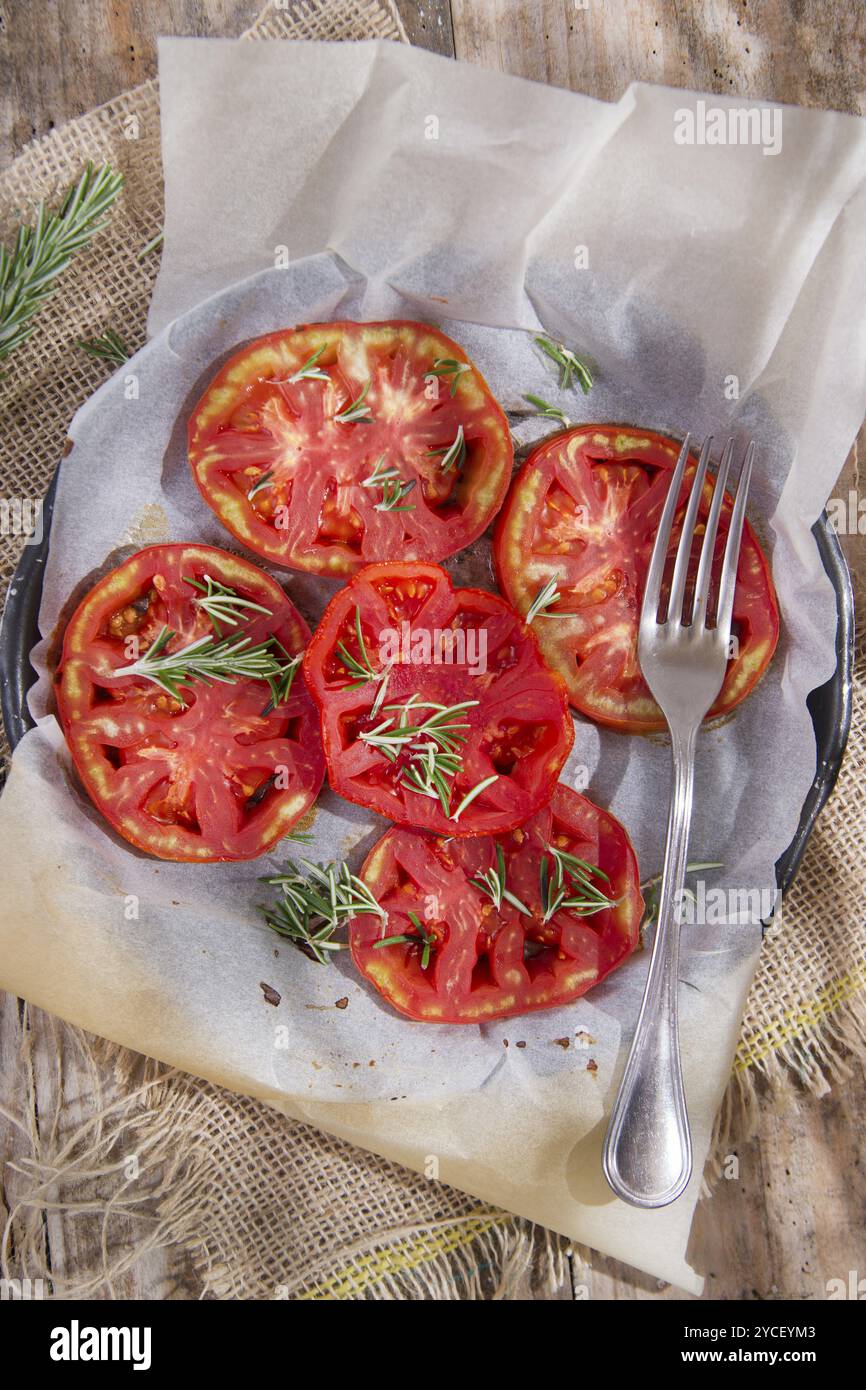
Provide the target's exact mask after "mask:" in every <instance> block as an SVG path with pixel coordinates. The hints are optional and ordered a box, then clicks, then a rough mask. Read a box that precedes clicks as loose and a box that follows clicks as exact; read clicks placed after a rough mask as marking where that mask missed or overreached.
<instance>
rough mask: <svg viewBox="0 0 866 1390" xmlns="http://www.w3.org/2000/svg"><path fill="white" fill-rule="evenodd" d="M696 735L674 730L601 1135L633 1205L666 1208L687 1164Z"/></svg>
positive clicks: (613, 1180)
mask: <svg viewBox="0 0 866 1390" xmlns="http://www.w3.org/2000/svg"><path fill="white" fill-rule="evenodd" d="M696 736H697V728H693V729H690V730H688V731H687V732H686V733H683V734H679V735H676V734H674V735H673V736H672V751H673V764H674V780H673V791H672V794H671V805H670V813H669V816H668V835H667V844H666V845H665V858H664V867H663V870H662V884H661V892H660V894H659V915H658V926H657V928H656V935H655V941H654V943H653V949H652V956H651V959H650V966H649V973H648V975H647V982H646V988H645V990H644V997H643V1004H642V1005H641V1011H640V1016H639V1018H638V1021H637V1028H636V1030H635V1035H634V1040H633V1042H632V1045H631V1051H630V1053H629V1057H628V1061H627V1062H626V1067H625V1072H624V1073H623V1078H622V1082H621V1085H620V1089H619V1094H618V1095H617V1098H616V1103H615V1105H614V1107H613V1112H612V1114H611V1117H610V1124H609V1125H608V1130H607V1135H606V1137H605V1141H604V1155H603V1164H604V1172H605V1177H606V1178H607V1180H608V1182H609V1184H610V1186H611V1187H612V1188H613V1190H614V1192H615V1193H616V1194H617V1196H618V1197H622V1199H623V1200H624V1201H626V1202H630V1203H631V1204H632V1206H636V1207H664V1206H667V1204H668V1203H669V1202H673V1201H675V1200H676V1198H677V1197H679V1196H680V1194H681V1193H682V1192H683V1190H684V1189H685V1187H686V1185H687V1184H688V1181H689V1178H690V1177H691V1171H692V1141H691V1135H690V1133H689V1118H688V1114H687V1112H686V1098H685V1093H684V1091H683V1074H682V1066H681V1064H680V1046H679V1026H678V1022H677V976H678V966H679V947H680V918H679V905H680V903H681V901H682V891H683V887H684V885H685V877H686V862H687V853H688V845H689V825H690V822H691V814H692V796H693V791H694V771H695V759H694V752H695V738H696Z"/></svg>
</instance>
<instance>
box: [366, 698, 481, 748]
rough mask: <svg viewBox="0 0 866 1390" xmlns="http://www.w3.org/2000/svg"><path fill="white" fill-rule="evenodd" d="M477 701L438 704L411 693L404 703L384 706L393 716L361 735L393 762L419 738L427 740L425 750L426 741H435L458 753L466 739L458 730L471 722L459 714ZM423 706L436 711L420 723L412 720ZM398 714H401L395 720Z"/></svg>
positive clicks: (465, 727) (435, 745)
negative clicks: (459, 746)
mask: <svg viewBox="0 0 866 1390" xmlns="http://www.w3.org/2000/svg"><path fill="white" fill-rule="evenodd" d="M477 704H478V701H477V700H463V701H462V702H461V703H460V704H457V705H439V704H435V703H434V702H433V701H430V700H419V699H418V697H417V696H416V695H412V696H410V698H409V699H408V700H407V701H406V702H405V704H402V705H385V706H384V709H385V712H386V713H387V712H388V711H389V710H390V711H392V712H393V713H392V715H391V717H390V718H388V719H384V720H383V721H382V723H381V724H378V725H377V726H376V728H375V729H371V730H369V731H368V732H367V733H364V734H361V738H362V739H363V741H364V742H365V743H369V744H370V745H371V746H372V747H373V748H379V749H380V750H381V751H382V752H383V753H384V754H385V756H386V757H387V758H388V759H390V761H391V762H395V761H396V759H397V757H398V755H399V754H400V753H401V752H402V751H403V750H404V749H405V748H407V747H409V746H410V745H412V744H413V743H416V742H417V740H418V739H422V740H425V746H424V751H425V752H426V744H427V743H432V744H433V745H434V747H435V748H439V749H441V750H442V751H443V752H446V753H451V754H455V753H456V752H457V750H458V745H459V744H461V743H465V742H466V739H465V736H464V735H463V734H462V733H460V732H459V730H461V729H468V728H469V724H468V723H466V721H465V720H463V719H461V718H460V716H461V715H463V714H465V713H466V711H467V710H468V709H471V708H472V707H473V706H474V705H477ZM422 709H430V710H433V713H432V714H430V715H428V716H427V718H426V719H424V720H423V721H422V722H421V723H420V724H415V723H412V722H411V719H412V716H413V715H414V714H415V712H416V711H420V710H422ZM395 714H399V720H398V721H397V722H396V723H395V720H394V715H395Z"/></svg>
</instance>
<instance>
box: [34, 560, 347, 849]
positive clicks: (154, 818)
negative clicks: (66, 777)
mask: <svg viewBox="0 0 866 1390" xmlns="http://www.w3.org/2000/svg"><path fill="white" fill-rule="evenodd" d="M208 576H209V577H210V579H211V581H213V582H215V583H216V584H219V585H222V586H223V587H225V588H227V589H230V590H233V591H234V593H235V594H236V595H237V596H238V597H239V598H240V599H241V600H242V601H243V604H244V605H249V604H254V605H256V606H255V607H253V608H250V607H247V606H243V607H241V608H240V609H239V610H238V609H236V610H235V625H234V626H232V625H231V624H230V623H228V622H227V621H225V620H223V621H220V620H219V619H218V620H217V623H216V627H215V625H214V621H213V618H212V616H211V615H210V613H209V612H208V611H206V610H205V609H204V608H202V606H201V605H200V603H199V602H198V601H197V600H199V599H200V598H201V597H202V596H203V594H204V593H205V591H206V590H207V587H208V585H207V577H208ZM189 580H194V581H196V584H198V585H204V590H203V589H201V588H197V587H196V585H195V584H190V583H189V582H188V581H189ZM259 609H265V610H267V611H266V612H260V611H259ZM166 628H167V629H168V630H169V631H170V632H172V633H173V634H174V635H173V636H172V637H171V639H170V641H169V642H168V643H167V644H166V645H165V647H164V650H165V651H166V652H168V653H172V652H176V651H178V650H180V649H182V648H184V647H187V646H188V645H189V644H191V643H193V642H197V641H198V640H199V639H202V638H211V639H212V640H214V641H217V640H219V638H220V637H221V638H223V639H227V638H229V637H230V636H234V635H238V636H243V637H249V639H250V645H254V644H259V643H262V642H264V641H265V640H266V639H268V638H271V637H273V638H275V639H276V640H277V641H278V642H279V643H280V644H281V646H282V648H283V649H284V651H285V652H286V653H287V654H288V655H289V656H292V655H295V654H297V653H299V652H300V651H302V649H303V647H304V645H305V643H306V641H307V639H308V637H309V631H308V628H307V626H306V624H305V622H304V620H303V618H302V617H301V616H300V614H299V613H298V612H297V610H296V609H295V607H294V605H293V604H291V603H290V602H289V600H288V599H287V598H286V596H285V594H284V593H283V591H282V589H281V588H280V587H279V585H278V584H275V583H274V581H273V580H272V579H269V578H268V576H267V575H265V574H262V572H261V570H259V569H257V568H256V566H255V565H252V564H250V562H249V561H248V560H242V559H239V558H238V557H237V556H235V555H228V554H227V553H226V552H225V551H223V550H215V549H213V548H212V547H210V546H204V545H153V546H149V547H148V548H147V549H146V550H140V551H139V552H138V553H137V554H136V555H133V556H132V557H131V559H129V560H126V561H125V562H124V564H122V565H120V566H119V567H118V568H117V569H115V570H112V571H111V573H110V574H107V575H106V576H105V578H104V579H101V580H100V581H99V583H98V584H96V585H95V587H94V588H93V589H91V591H90V593H89V594H88V595H87V597H86V598H85V599H84V600H83V601H82V602H81V604H79V606H78V608H77V609H76V610H75V613H74V614H73V616H72V618H71V620H70V622H69V625H68V627H67V629H66V634H65V637H64V642H63V655H62V658H61V663H60V667H59V670H58V684H57V707H58V713H59V716H60V722H61V725H62V728H63V732H64V734H65V735H66V740H67V742H68V744H69V747H70V749H71V752H72V757H73V759H74V760H75V765H76V767H77V769H78V772H79V774H80V776H81V779H82V781H83V783H84V786H85V788H86V789H87V792H88V794H89V796H90V798H91V800H92V801H93V803H94V805H95V806H97V808H98V809H99V810H100V811H101V812H102V814H103V815H104V816H105V818H106V820H107V821H109V822H110V824H111V825H113V826H114V829H115V830H117V831H118V832H119V834H121V835H123V836H124V837H125V839H127V840H129V841H130V842H131V843H132V844H134V845H137V846H138V848H139V849H143V850H146V851H147V852H148V853H149V854H154V855H157V856H158V857H159V858H160V859H179V860H196V861H206V860H215V859H253V858H254V857H255V856H256V855H258V854H263V853H264V852H265V851H266V850H268V849H270V847H271V846H272V845H273V844H275V843H276V841H277V840H279V839H280V838H281V837H282V836H284V835H286V834H287V833H288V832H289V830H290V829H291V828H292V826H293V825H294V824H295V822H296V821H297V819H298V817H299V816H301V815H302V814H303V813H304V811H306V810H307V809H308V807H309V806H310V805H311V804H312V803H313V801H314V800H315V798H316V796H317V794H318V791H319V788H320V787H321V785H322V780H323V778H324V772H325V761H324V757H323V754H322V747H321V739H320V736H319V721H318V716H317V713H316V708H315V705H314V704H313V701H312V700H311V699H310V696H309V694H308V692H307V690H306V688H305V685H304V681H303V676H302V674H301V672H300V670H299V671H298V672H297V674H296V676H295V678H294V679H293V681H292V685H291V690H290V691H289V694H288V696H287V698H285V699H284V700H281V702H280V703H279V705H278V706H277V708H276V709H273V708H272V707H271V705H272V693H271V690H270V688H269V687H268V685H266V684H264V683H263V682H262V681H260V680H253V679H250V678H241V679H237V678H234V679H233V680H232V681H231V683H228V682H226V681H223V680H219V679H214V680H213V682H212V683H211V684H205V683H204V682H203V681H201V680H194V681H192V682H191V683H190V684H188V685H187V684H184V685H183V687H182V688H181V689H180V691H179V694H180V697H181V698H180V699H176V698H174V697H173V696H172V695H170V694H168V693H167V692H166V691H165V690H163V689H161V688H160V686H159V685H157V684H155V683H153V681H151V680H150V679H146V678H142V677H139V676H119V675H116V674H114V673H115V672H118V671H119V670H120V669H121V668H123V667H126V666H129V665H130V664H133V663H135V662H137V661H138V660H139V659H140V658H141V657H144V656H146V654H147V652H148V651H149V650H150V649H152V648H153V647H154V643H155V642H156V641H157V639H158V638H159V637H160V635H161V634H162V633H163V630H164V629H166ZM278 693H281V692H278Z"/></svg>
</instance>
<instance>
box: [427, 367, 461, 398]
mask: <svg viewBox="0 0 866 1390" xmlns="http://www.w3.org/2000/svg"><path fill="white" fill-rule="evenodd" d="M468 371H471V367H470V366H469V363H468V362H458V361H457V360H456V359H455V358H453V357H437V358H436V361H435V362H434V363H433V366H432V367H431V368H430V371H429V372H428V374H427V375H428V376H441V377H449V376H450V378H451V391H450V394H451V396H452V397H453V396H456V395H457V387H458V386H459V385H460V378H461V376H462V375H463V373H464V372H468Z"/></svg>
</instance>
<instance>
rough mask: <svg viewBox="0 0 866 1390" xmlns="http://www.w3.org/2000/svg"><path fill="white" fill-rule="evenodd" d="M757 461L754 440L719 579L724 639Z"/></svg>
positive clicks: (720, 628)
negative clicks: (749, 494)
mask: <svg viewBox="0 0 866 1390" xmlns="http://www.w3.org/2000/svg"><path fill="white" fill-rule="evenodd" d="M754 460H755V444H754V440H753V441H752V442H751V443H750V444H749V447H748V449H747V450H746V457H745V459H744V461H743V468H742V471H741V473H740V481H739V483H738V484H737V495H736V498H735V500H734V509H733V511H732V512H731V525H730V528H729V530H728V540H727V544H726V545H725V558H724V560H723V561H722V577H721V579H720V580H719V609H718V617H717V618H716V629H717V631H718V632H719V633H720V635H721V637H722V640H723V641H724V642H727V641H728V638H729V637H730V635H731V615H732V613H733V611H734V590H735V588H736V587H737V562H738V560H739V558H740V540H741V538H742V534H743V521H744V519H745V515H746V498H747V496H748V493H749V483H750V481H751V478H752V464H753V463H754Z"/></svg>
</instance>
